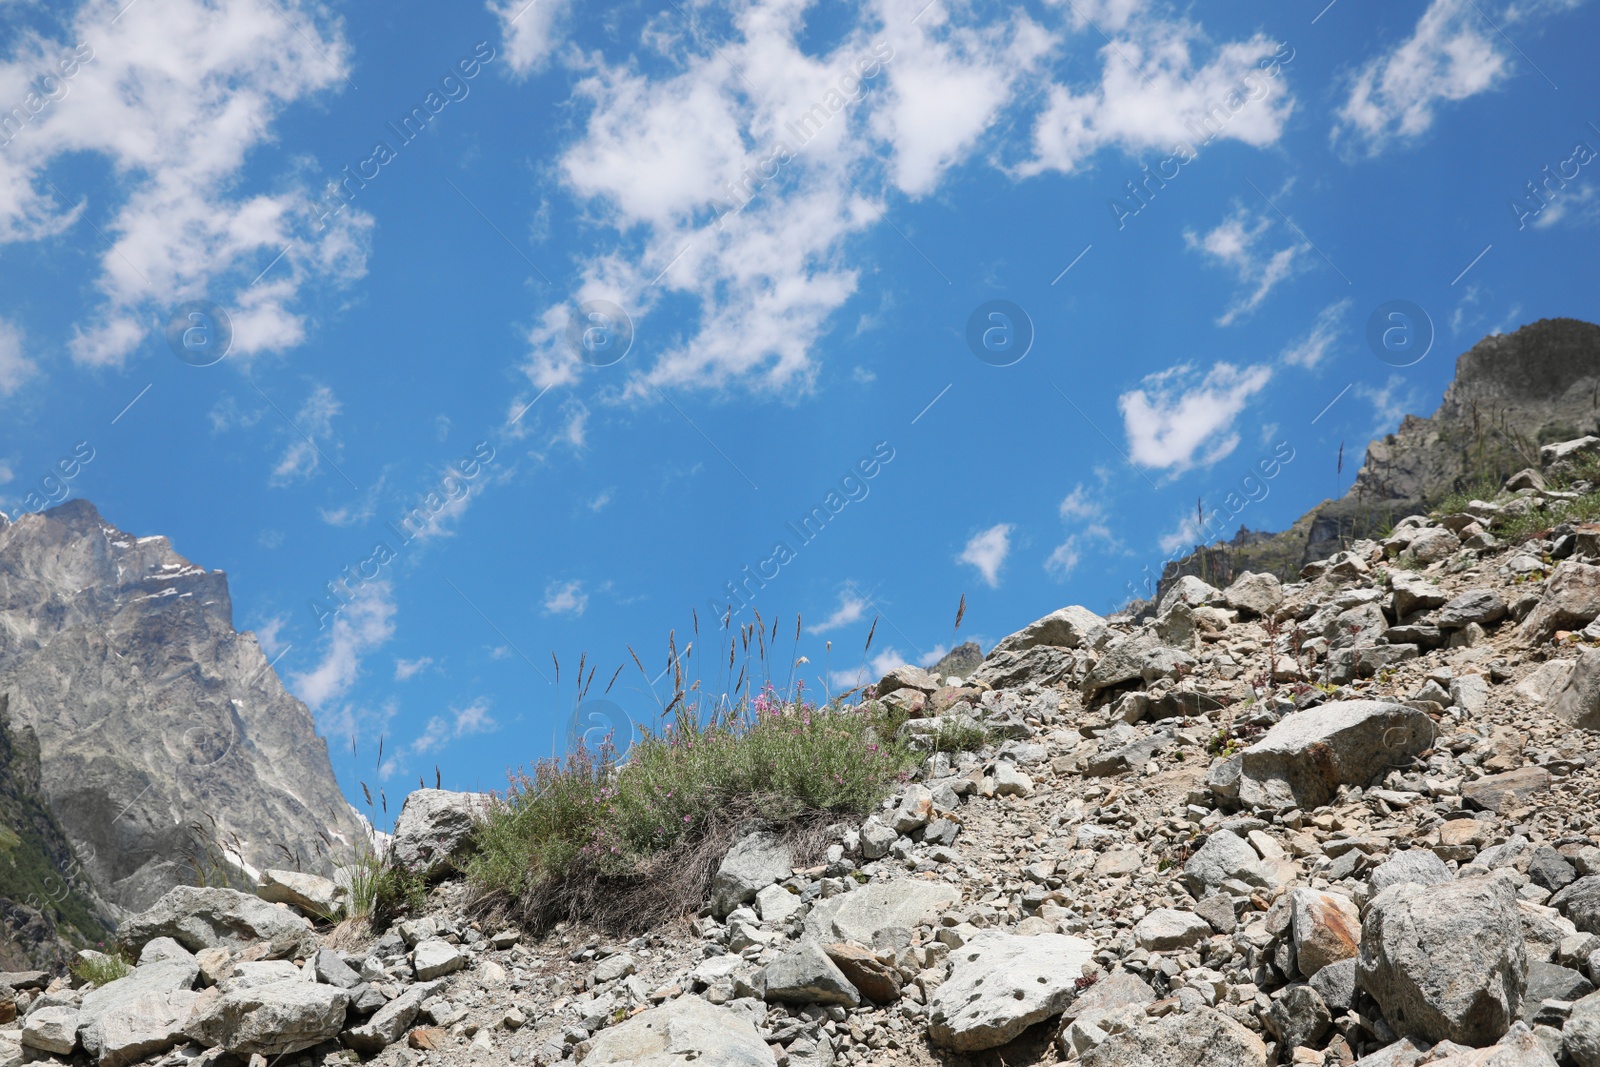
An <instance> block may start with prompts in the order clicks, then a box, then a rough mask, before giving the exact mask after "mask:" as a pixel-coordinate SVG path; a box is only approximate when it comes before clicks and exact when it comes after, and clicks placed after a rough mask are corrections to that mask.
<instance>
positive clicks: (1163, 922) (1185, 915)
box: [1133, 908, 1211, 952]
mask: <svg viewBox="0 0 1600 1067" xmlns="http://www.w3.org/2000/svg"><path fill="white" fill-rule="evenodd" d="M1133 936H1134V940H1135V941H1137V942H1138V944H1139V947H1140V948H1142V949H1146V950H1148V951H1150V952H1170V951H1172V950H1174V949H1180V948H1193V947H1194V946H1195V945H1198V944H1200V942H1202V941H1204V940H1205V939H1206V938H1208V937H1210V936H1211V924H1210V923H1208V922H1206V921H1205V920H1204V919H1202V918H1201V917H1200V916H1198V915H1196V914H1195V913H1194V912H1192V911H1178V910H1176V909H1174V908H1157V909H1155V910H1154V911H1152V912H1151V913H1150V914H1148V915H1146V916H1145V917H1144V918H1142V919H1140V920H1139V922H1138V924H1137V925H1135V926H1134V928H1133Z"/></svg>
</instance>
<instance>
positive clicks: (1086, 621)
mask: <svg viewBox="0 0 1600 1067" xmlns="http://www.w3.org/2000/svg"><path fill="white" fill-rule="evenodd" d="M1105 629H1106V621H1105V620H1104V619H1102V618H1101V617H1100V616H1098V615H1096V614H1095V613H1094V612H1092V611H1090V610H1089V609H1088V608H1085V607H1081V606H1079V605H1077V604H1073V605H1071V606H1070V607H1065V608H1060V609H1058V610H1056V611H1052V612H1051V613H1050V614H1048V615H1046V616H1045V617H1044V618H1042V619H1039V620H1037V621H1036V622H1033V623H1030V624H1029V625H1027V626H1025V627H1023V628H1022V629H1020V630H1018V631H1017V632H1016V633H1014V634H1012V635H1010V636H1009V637H1006V638H1004V639H1002V640H1001V642H1000V643H999V644H998V645H995V646H994V649H993V650H992V651H991V652H990V653H989V655H991V656H992V655H994V654H995V653H996V652H1021V651H1022V650H1023V649H1026V648H1034V647H1036V646H1038V645H1053V646H1057V647H1060V648H1089V647H1091V646H1092V645H1093V644H1094V643H1095V641H1096V640H1097V639H1098V638H1099V637H1100V635H1102V634H1103V633H1105Z"/></svg>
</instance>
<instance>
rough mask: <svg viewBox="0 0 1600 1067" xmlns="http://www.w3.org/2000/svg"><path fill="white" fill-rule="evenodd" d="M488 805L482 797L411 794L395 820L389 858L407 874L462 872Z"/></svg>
mask: <svg viewBox="0 0 1600 1067" xmlns="http://www.w3.org/2000/svg"><path fill="white" fill-rule="evenodd" d="M489 803H490V799H489V797H488V796H486V795H485V794H483V793H455V792H451V791H450V790H448V789H414V790H412V791H411V793H410V794H408V795H407V796H406V802H405V804H404V805H402V806H401V808H400V817H399V818H398V819H396V820H395V823H394V841H393V843H392V844H391V846H390V855H391V856H392V857H393V859H394V861H395V862H396V863H398V864H399V865H400V866H402V867H404V868H405V869H406V870H408V871H414V872H417V873H420V874H426V875H428V876H429V877H437V876H440V875H443V874H447V873H449V872H450V871H454V870H457V869H459V867H460V864H461V862H462V861H463V860H465V859H466V857H467V856H469V855H470V854H471V852H472V847H473V846H472V835H473V832H474V831H475V830H476V829H477V826H478V823H479V822H480V821H482V819H483V817H484V813H485V812H487V810H488V807H489Z"/></svg>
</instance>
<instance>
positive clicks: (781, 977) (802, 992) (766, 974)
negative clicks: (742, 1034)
mask: <svg viewBox="0 0 1600 1067" xmlns="http://www.w3.org/2000/svg"><path fill="white" fill-rule="evenodd" d="M762 978H763V980H764V982H765V986H766V997H767V999H768V1000H775V1001H780V1002H783V1003H786V1004H842V1005H844V1006H845V1007H848V1008H853V1007H856V1006H857V1005H858V1004H860V1003H861V993H860V991H859V990H857V989H856V987H855V986H854V985H851V984H850V980H849V979H848V978H846V977H845V976H844V972H843V971H841V970H839V967H838V965H837V964H835V963H834V962H833V960H831V959H829V958H828V954H827V953H825V952H823V951H822V947H821V946H820V945H818V944H817V943H816V942H815V941H801V942H800V943H799V944H797V945H795V946H794V947H793V948H791V949H790V950H789V951H788V952H785V953H784V954H783V955H781V956H779V957H778V958H777V959H775V960H773V961H772V962H771V963H769V964H767V966H766V969H765V970H764V971H762Z"/></svg>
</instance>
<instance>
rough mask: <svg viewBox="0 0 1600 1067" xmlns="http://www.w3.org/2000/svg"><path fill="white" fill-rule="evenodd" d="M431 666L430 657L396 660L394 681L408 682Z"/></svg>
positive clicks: (431, 658) (431, 659)
mask: <svg viewBox="0 0 1600 1067" xmlns="http://www.w3.org/2000/svg"><path fill="white" fill-rule="evenodd" d="M431 666H433V657H432V656H418V657H417V658H416V659H398V658H397V659H396V660H395V661H394V680H395V681H397V682H405V681H410V680H411V679H412V678H415V677H416V676H417V675H418V674H421V673H422V672H423V671H425V670H427V669H428V668H429V667H431Z"/></svg>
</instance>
